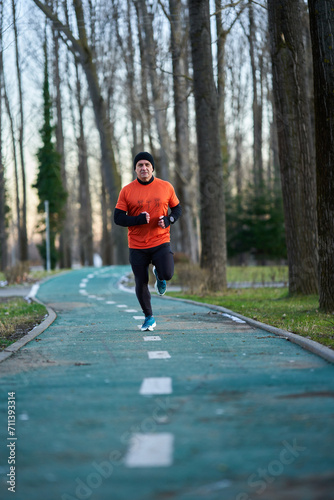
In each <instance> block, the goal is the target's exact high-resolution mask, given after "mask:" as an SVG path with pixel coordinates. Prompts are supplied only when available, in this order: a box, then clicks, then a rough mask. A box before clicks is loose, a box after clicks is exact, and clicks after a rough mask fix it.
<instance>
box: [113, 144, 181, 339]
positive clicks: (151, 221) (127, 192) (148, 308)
mask: <svg viewBox="0 0 334 500" xmlns="http://www.w3.org/2000/svg"><path fill="white" fill-rule="evenodd" d="M133 166H134V170H135V172H136V174H137V179H136V180H134V181H132V182H130V184H128V185H127V186H125V187H123V189H122V190H121V192H120V194H119V197H118V201H117V204H116V208H115V212H114V222H115V224H118V225H119V226H124V227H128V243H129V258H130V264H131V267H132V271H133V274H134V276H135V282H136V295H137V299H138V301H139V304H140V306H141V308H142V310H143V313H144V314H145V321H144V323H143V325H142V327H141V331H142V332H143V331H146V330H150V331H153V328H154V327H155V326H156V322H155V319H154V317H153V312H152V305H151V294H150V292H149V288H148V280H149V274H148V268H149V265H150V263H152V264H153V272H154V274H155V277H156V282H155V285H154V286H155V289H156V291H157V293H158V294H159V295H164V294H165V293H166V289H167V285H166V281H168V280H170V279H171V278H172V277H173V274H174V259H173V253H172V251H171V249H170V224H174V222H176V221H177V220H178V218H179V217H180V215H181V212H182V210H181V205H180V202H179V200H178V198H177V196H176V194H175V191H174V188H173V186H172V185H171V184H170V183H169V182H167V181H163V180H161V179H157V178H156V177H154V175H153V170H154V159H153V157H152V155H150V153H147V152H141V153H138V154H137V156H136V157H135V159H134V162H133ZM168 208H170V209H171V212H170V215H168Z"/></svg>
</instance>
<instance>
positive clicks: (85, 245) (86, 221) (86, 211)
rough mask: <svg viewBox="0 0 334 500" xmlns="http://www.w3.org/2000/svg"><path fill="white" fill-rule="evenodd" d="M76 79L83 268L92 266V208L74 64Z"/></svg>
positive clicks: (80, 241) (80, 249)
mask: <svg viewBox="0 0 334 500" xmlns="http://www.w3.org/2000/svg"><path fill="white" fill-rule="evenodd" d="M76 78H77V86H76V88H77V92H76V95H77V103H78V111H79V137H78V138H77V144H78V156H79V161H78V176H79V205H80V208H79V255H80V262H81V264H82V265H83V266H92V265H93V264H94V259H93V230H92V225H93V224H92V206H91V197H90V189H89V171H88V162H87V156H88V155H87V145H86V139H85V132H84V120H83V104H82V98H81V83H80V77H79V72H78V66H77V64H76Z"/></svg>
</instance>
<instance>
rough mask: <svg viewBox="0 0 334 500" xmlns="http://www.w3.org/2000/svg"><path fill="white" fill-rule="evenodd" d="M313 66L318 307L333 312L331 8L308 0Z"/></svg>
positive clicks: (333, 15)
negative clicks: (317, 232) (317, 233)
mask: <svg viewBox="0 0 334 500" xmlns="http://www.w3.org/2000/svg"><path fill="white" fill-rule="evenodd" d="M308 4H309V9H310V25H311V38H312V51H313V67H314V72H313V73H314V96H315V131H316V165H317V167H316V172H317V201H318V231H319V292H320V309H322V310H323V311H327V312H334V52H333V44H334V10H333V1H332V0H309V2H308Z"/></svg>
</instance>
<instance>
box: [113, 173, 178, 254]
mask: <svg viewBox="0 0 334 500" xmlns="http://www.w3.org/2000/svg"><path fill="white" fill-rule="evenodd" d="M179 203H180V202H179V199H178V198H177V196H176V194H175V191H174V188H173V186H172V185H171V184H170V183H169V182H167V181H163V180H161V179H157V178H154V179H153V181H152V182H151V183H149V184H141V183H140V182H138V180H137V179H136V180H134V181H132V182H130V184H128V185H127V186H124V187H123V188H122V190H121V192H120V194H119V197H118V201H117V204H116V208H118V209H119V210H123V211H125V212H127V214H128V215H139V214H141V213H142V212H148V213H149V214H150V222H149V223H148V224H142V225H139V226H130V227H129V228H128V242H129V248H152V247H156V246H158V245H161V244H162V243H168V242H169V241H170V226H169V227H167V228H166V229H162V228H161V227H159V226H158V220H159V217H160V216H161V215H168V207H170V208H173V207H176V205H178V204H179Z"/></svg>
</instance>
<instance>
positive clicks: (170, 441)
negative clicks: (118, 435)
mask: <svg viewBox="0 0 334 500" xmlns="http://www.w3.org/2000/svg"><path fill="white" fill-rule="evenodd" d="M173 448H174V436H173V434H170V433H168V432H162V433H159V434H158V433H154V434H153V433H152V434H140V433H134V434H132V436H131V439H130V446H129V450H128V452H127V454H126V456H125V460H124V462H125V465H126V467H169V466H170V465H172V463H173Z"/></svg>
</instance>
